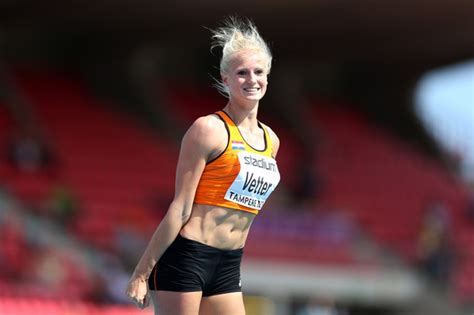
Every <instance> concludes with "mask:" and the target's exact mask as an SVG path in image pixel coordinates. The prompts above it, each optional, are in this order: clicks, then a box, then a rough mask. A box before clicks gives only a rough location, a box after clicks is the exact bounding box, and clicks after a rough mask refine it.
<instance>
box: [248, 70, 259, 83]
mask: <svg viewBox="0 0 474 315" xmlns="http://www.w3.org/2000/svg"><path fill="white" fill-rule="evenodd" d="M249 81H250V82H256V81H257V76H256V75H255V73H253V72H250V74H249Z"/></svg>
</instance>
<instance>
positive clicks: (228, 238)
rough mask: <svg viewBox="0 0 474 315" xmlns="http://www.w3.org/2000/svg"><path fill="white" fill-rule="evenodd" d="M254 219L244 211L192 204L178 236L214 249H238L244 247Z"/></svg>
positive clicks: (252, 215)
mask: <svg viewBox="0 0 474 315" xmlns="http://www.w3.org/2000/svg"><path fill="white" fill-rule="evenodd" d="M254 217H255V214H253V213H250V212H246V211H240V210H234V209H230V208H224V207H217V206H210V205H202V204H194V205H193V209H192V212H191V217H190V218H189V220H188V222H187V223H186V224H185V225H184V227H183V228H182V229H181V231H180V234H181V236H183V237H184V238H187V239H190V240H194V241H197V242H200V243H203V244H206V245H208V246H212V247H215V248H219V249H224V250H231V249H238V248H242V247H244V245H245V241H246V240H247V235H248V233H249V229H250V225H251V224H252V221H253V218H254Z"/></svg>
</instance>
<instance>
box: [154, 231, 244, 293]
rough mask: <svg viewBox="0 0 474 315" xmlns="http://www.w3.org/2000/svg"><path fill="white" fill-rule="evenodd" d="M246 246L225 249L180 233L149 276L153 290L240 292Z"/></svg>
mask: <svg viewBox="0 0 474 315" xmlns="http://www.w3.org/2000/svg"><path fill="white" fill-rule="evenodd" d="M242 254H243V249H242V248H239V249H234V250H223V249H219V248H215V247H212V246H208V245H206V244H203V243H200V242H197V241H193V240H189V239H186V238H184V237H182V236H181V235H179V234H178V236H177V237H176V239H175V240H174V241H173V243H171V245H170V246H169V247H168V249H167V250H166V251H165V252H164V253H163V255H162V256H161V258H160V260H159V261H158V262H157V263H156V265H155V267H154V268H153V270H152V272H151V274H150V277H149V278H148V287H149V289H150V290H163V291H175V292H195V291H202V295H203V296H211V295H217V294H223V293H230V292H241V291H242V289H241V282H240V262H241V261H242Z"/></svg>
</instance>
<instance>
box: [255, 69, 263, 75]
mask: <svg viewBox="0 0 474 315" xmlns="http://www.w3.org/2000/svg"><path fill="white" fill-rule="evenodd" d="M263 73H264V72H263V70H262V69H258V70H255V74H256V75H262V74H263Z"/></svg>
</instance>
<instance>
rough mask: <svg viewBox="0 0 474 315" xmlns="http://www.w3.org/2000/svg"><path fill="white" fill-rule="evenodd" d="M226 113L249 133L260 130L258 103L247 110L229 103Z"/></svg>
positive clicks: (225, 109)
mask: <svg viewBox="0 0 474 315" xmlns="http://www.w3.org/2000/svg"><path fill="white" fill-rule="evenodd" d="M224 111H225V112H226V113H227V114H228V115H229V116H230V118H232V120H233V121H234V123H235V124H236V125H237V126H238V127H241V128H244V129H247V130H249V131H252V130H255V129H257V128H258V121H257V113H258V102H257V104H255V106H253V107H251V108H249V109H248V110H247V109H244V108H242V107H240V106H238V105H234V103H232V101H229V102H228V103H227V105H226V106H225V107H224Z"/></svg>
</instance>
